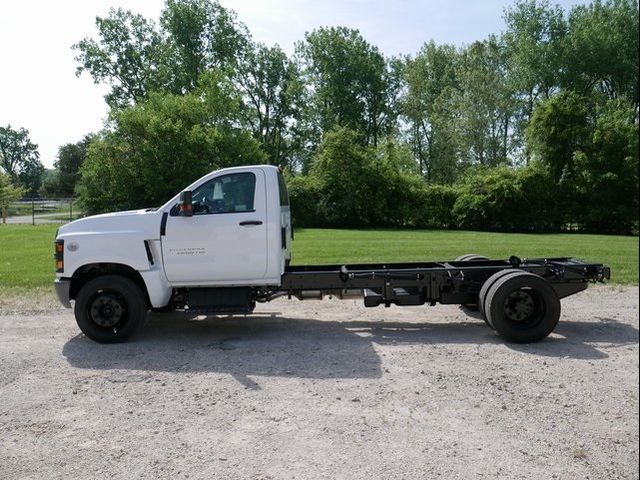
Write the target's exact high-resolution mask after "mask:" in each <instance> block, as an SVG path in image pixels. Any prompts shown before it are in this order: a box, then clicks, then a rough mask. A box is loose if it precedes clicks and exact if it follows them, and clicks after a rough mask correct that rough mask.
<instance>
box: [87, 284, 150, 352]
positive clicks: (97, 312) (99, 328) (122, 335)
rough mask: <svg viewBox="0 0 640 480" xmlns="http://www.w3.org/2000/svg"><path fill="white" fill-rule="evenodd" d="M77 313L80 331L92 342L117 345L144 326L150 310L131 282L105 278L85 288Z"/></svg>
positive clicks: (141, 293) (137, 288) (136, 287)
mask: <svg viewBox="0 0 640 480" xmlns="http://www.w3.org/2000/svg"><path fill="white" fill-rule="evenodd" d="M74 313H75V317H76V322H77V323H78V327H80V330H82V333H84V334H85V335H86V336H87V337H89V338H90V339H91V340H95V341H96V342H99V343H115V342H121V341H123V340H125V339H127V338H129V337H130V336H131V335H133V334H134V333H135V332H136V331H137V330H138V329H139V328H140V326H141V325H142V324H144V321H145V318H146V316H147V306H146V301H145V296H144V293H143V292H142V290H141V289H140V287H138V285H136V284H135V283H134V282H133V281H132V280H130V279H128V278H126V277H122V276H119V275H103V276H100V277H97V278H94V279H93V280H90V281H89V282H87V283H86V284H85V285H83V286H82V288H81V289H80V291H79V292H78V295H77V297H76V304H75V308H74Z"/></svg>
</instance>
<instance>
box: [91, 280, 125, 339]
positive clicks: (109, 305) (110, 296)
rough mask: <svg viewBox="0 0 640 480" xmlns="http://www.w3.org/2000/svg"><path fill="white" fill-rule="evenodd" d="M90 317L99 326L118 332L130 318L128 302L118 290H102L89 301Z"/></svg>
mask: <svg viewBox="0 0 640 480" xmlns="http://www.w3.org/2000/svg"><path fill="white" fill-rule="evenodd" d="M88 313H89V318H90V319H91V321H92V322H93V323H94V324H95V325H96V326H98V327H100V328H102V329H104V330H108V331H112V332H113V333H117V332H118V330H120V329H121V328H122V327H123V326H124V325H125V324H126V322H127V320H128V313H129V312H128V310H127V303H126V301H125V299H124V298H123V297H122V295H120V294H119V293H117V292H113V291H108V290H101V291H99V292H97V293H96V294H95V295H94V296H93V297H92V298H91V301H90V302H89V306H88Z"/></svg>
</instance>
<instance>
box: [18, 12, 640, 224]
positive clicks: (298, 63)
mask: <svg viewBox="0 0 640 480" xmlns="http://www.w3.org/2000/svg"><path fill="white" fill-rule="evenodd" d="M504 20H505V24H506V30H505V32H504V33H503V34H501V35H500V36H489V37H488V38H487V39H485V40H481V41H477V42H473V43H471V44H470V45H468V46H466V47H463V48H456V47H453V46H450V45H436V44H435V43H434V42H430V43H427V44H425V45H424V46H423V48H422V49H421V50H420V52H419V53H418V54H417V55H416V56H415V57H406V58H388V57H385V56H384V55H383V54H382V53H381V52H380V51H379V49H378V48H377V47H376V46H375V45H372V44H370V43H369V42H367V41H366V40H365V39H364V38H363V36H362V35H361V34H360V32H359V31H357V30H354V29H350V28H346V27H322V28H318V29H316V30H314V31H312V32H310V33H308V34H306V36H305V38H304V40H303V41H301V42H299V43H298V44H297V45H296V53H295V57H294V58H288V57H287V55H286V54H285V53H284V52H283V51H282V50H281V49H280V48H279V47H277V46H274V47H268V46H265V45H261V44H258V43H255V42H254V41H252V39H251V37H250V35H249V33H248V31H247V29H246V27H245V26H244V25H243V24H242V23H241V22H239V21H238V20H237V19H236V17H235V14H234V13H233V12H232V11H230V10H227V9H225V8H224V7H222V6H221V5H220V4H219V3H218V2H217V1H216V0H168V1H167V2H166V4H165V8H164V9H163V11H162V13H161V16H160V21H159V22H154V21H152V20H149V19H146V18H144V17H142V16H140V15H135V14H133V13H131V12H128V11H123V10H111V11H110V13H109V15H108V17H106V18H98V19H97V27H98V36H97V37H96V39H90V38H85V39H83V40H81V41H80V42H79V43H78V44H77V45H76V46H75V47H74V48H75V49H76V50H77V52H78V56H77V61H78V73H81V72H83V71H86V72H88V73H89V74H90V75H91V77H92V78H93V79H94V81H95V82H97V83H107V84H109V85H110V86H111V91H110V93H109V95H108V96H107V100H108V102H109V104H110V105H111V107H112V111H111V114H110V124H109V128H107V129H106V130H105V131H103V132H101V133H100V134H99V135H98V136H97V139H96V142H94V145H92V147H91V148H90V149H89V154H88V160H87V162H86V164H85V166H84V167H83V169H82V176H83V178H82V185H80V187H79V188H80V192H81V196H82V198H83V200H84V202H85V204H86V205H87V207H88V209H89V211H103V210H107V209H108V210H112V209H116V208H129V207H133V206H144V205H150V204H158V203H160V202H162V201H164V200H165V199H166V198H167V197H168V196H170V195H171V194H173V193H175V192H176V191H178V190H179V189H181V188H183V187H184V185H185V184H187V183H189V182H190V181H191V180H193V179H195V178H197V177H198V176H199V175H200V174H202V173H205V172H207V171H209V170H210V169H213V168H217V167H220V166H226V165H232V164H242V163H259V162H264V161H266V162H269V163H271V164H280V165H285V166H288V167H289V168H290V170H291V171H292V172H294V174H292V178H291V183H292V188H291V190H292V204H293V206H294V209H293V215H294V218H295V217H296V216H297V219H296V221H297V222H298V225H328V226H374V225H375V226H387V227H390V226H411V227H415V228H419V227H431V228H437V227H446V228H461V227H463V228H477V229H492V230H497V229H504V230H510V231H511V230H513V231H533V230H535V231H558V230H562V229H567V228H569V229H574V228H578V229H586V230H589V231H607V232H631V231H634V229H635V230H637V219H638V216H637V214H636V213H635V212H636V210H637V206H638V188H637V184H638V180H637V163H638V160H637V158H638V155H637V138H636V137H637V129H638V127H637V125H638V111H639V108H638V4H637V0H594V1H593V2H592V3H590V4H588V5H583V6H576V7H572V8H571V9H570V10H568V11H564V10H563V9H562V8H561V7H559V6H555V5H551V4H550V3H549V2H548V1H546V0H516V1H515V3H514V4H513V5H512V6H511V7H509V8H508V9H507V10H506V11H505V14H504ZM634 135H635V136H636V137H634ZM62 148H63V149H64V151H63V150H62V149H61V153H64V155H63V158H65V161H64V162H63V161H62V160H61V159H60V160H59V165H58V179H59V182H60V185H62V184H64V185H65V186H64V188H61V190H65V191H69V190H70V188H71V185H72V184H73V183H74V181H75V179H74V178H73V176H74V173H73V172H74V166H75V165H77V164H78V160H77V159H79V158H80V156H82V155H81V154H79V155H76V153H78V152H75V150H73V149H72V148H71V146H70V145H66V146H64V147H62ZM80 153H81V152H80ZM67 154H68V155H67ZM66 159H68V160H69V161H68V162H66ZM67 164H68V165H67ZM67 166H68V167H69V168H67ZM36 167H37V165H35V164H34V165H32V166H31V167H29V168H26V167H25V168H24V172H23V174H22V175H23V178H22V181H23V184H25V185H26V184H29V185H30V186H31V187H30V188H31V189H32V191H33V188H34V185H35V182H36V180H37V178H40V177H41V174H39V173H38V170H37V168H36ZM67 170H68V171H67ZM7 171H9V170H7ZM12 175H13V174H12ZM27 177H33V179H34V180H33V181H31V180H29V181H27V180H26V178H27ZM53 181H54V180H51V181H49V182H48V183H47V191H50V190H51V188H52V186H54V185H55V184H54V183H52V182H53ZM514 209H517V212H518V213H515V211H514ZM296 212H298V213H296ZM511 217H513V218H511Z"/></svg>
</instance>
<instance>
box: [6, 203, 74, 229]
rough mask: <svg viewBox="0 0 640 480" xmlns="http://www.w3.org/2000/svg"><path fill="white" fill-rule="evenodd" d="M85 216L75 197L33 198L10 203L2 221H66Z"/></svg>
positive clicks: (33, 223)
mask: <svg viewBox="0 0 640 480" xmlns="http://www.w3.org/2000/svg"><path fill="white" fill-rule="evenodd" d="M82 216H84V215H83V212H82V210H81V209H80V207H79V205H78V204H77V203H76V200H75V199H73V198H32V199H23V200H19V201H16V202H11V203H9V205H8V207H7V208H6V210H5V211H4V212H2V223H13V224H17V223H22V224H31V225H40V224H44V223H66V222H70V221H72V220H76V219H77V218H80V217H82Z"/></svg>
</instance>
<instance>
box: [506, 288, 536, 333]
mask: <svg viewBox="0 0 640 480" xmlns="http://www.w3.org/2000/svg"><path fill="white" fill-rule="evenodd" d="M544 312H545V306H544V301H543V300H542V297H541V296H540V294H539V293H538V292H536V290H535V289H532V288H527V287H523V288H519V289H517V290H514V291H513V292H511V293H510V294H509V295H508V296H507V298H506V300H505V302H504V316H505V319H506V320H507V321H508V322H509V324H510V325H512V326H513V327H516V328H519V329H522V330H528V329H530V328H533V327H535V326H536V325H538V324H539V323H540V322H541V321H542V319H543V318H544Z"/></svg>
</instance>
